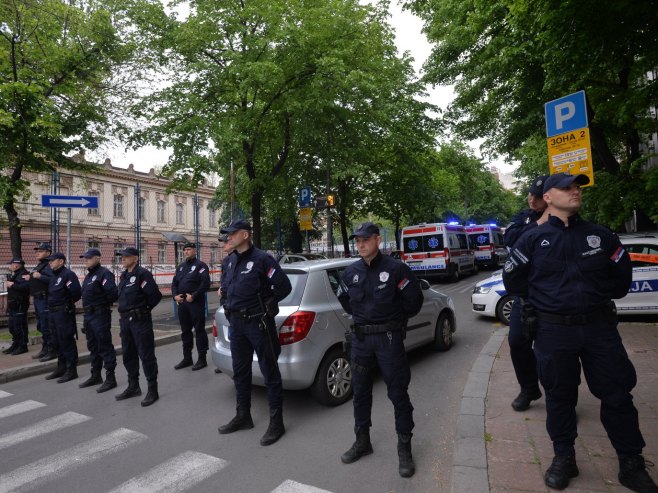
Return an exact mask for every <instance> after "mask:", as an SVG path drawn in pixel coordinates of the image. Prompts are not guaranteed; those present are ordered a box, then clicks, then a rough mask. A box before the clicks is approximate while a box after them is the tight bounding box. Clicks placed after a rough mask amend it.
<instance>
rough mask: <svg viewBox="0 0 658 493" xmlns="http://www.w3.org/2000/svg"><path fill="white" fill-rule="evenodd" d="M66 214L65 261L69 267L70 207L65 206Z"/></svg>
mask: <svg viewBox="0 0 658 493" xmlns="http://www.w3.org/2000/svg"><path fill="white" fill-rule="evenodd" d="M67 211H68V215H67V218H66V261H67V262H68V265H67V267H68V268H71V208H70V207H68V208H67Z"/></svg>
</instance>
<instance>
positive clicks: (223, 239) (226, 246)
mask: <svg viewBox="0 0 658 493" xmlns="http://www.w3.org/2000/svg"><path fill="white" fill-rule="evenodd" d="M218 240H219V242H220V243H221V244H222V252H223V253H224V258H223V259H222V265H221V268H220V269H221V276H222V277H224V272H226V269H227V268H228V263H229V257H230V255H231V253H233V246H232V245H231V243H230V242H229V241H228V236H226V235H222V236H220V237H219V238H218ZM217 296H219V299H220V300H221V299H222V286H221V283H220V285H219V288H218V289H217ZM229 330H231V329H230V327H229ZM221 372H222V370H220V369H219V368H215V373H221Z"/></svg>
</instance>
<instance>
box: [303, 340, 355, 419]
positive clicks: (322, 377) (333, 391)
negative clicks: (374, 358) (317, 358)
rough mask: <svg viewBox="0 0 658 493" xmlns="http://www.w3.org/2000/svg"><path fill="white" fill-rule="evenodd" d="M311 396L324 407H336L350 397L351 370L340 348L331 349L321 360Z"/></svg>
mask: <svg viewBox="0 0 658 493" xmlns="http://www.w3.org/2000/svg"><path fill="white" fill-rule="evenodd" d="M311 394H312V395H313V397H314V398H315V400H317V401H318V402H319V403H320V404H324V405H325V406H338V405H340V404H343V403H344V402H347V401H348V400H349V399H350V397H352V368H351V366H350V362H349V361H348V360H347V358H345V353H344V352H343V350H342V348H340V347H335V348H333V349H332V350H330V351H329V352H328V353H327V354H326V355H325V357H324V358H323V359H322V363H320V368H318V373H317V375H316V376H315V381H314V382H313V385H312V387H311Z"/></svg>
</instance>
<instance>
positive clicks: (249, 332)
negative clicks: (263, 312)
mask: <svg viewBox="0 0 658 493" xmlns="http://www.w3.org/2000/svg"><path fill="white" fill-rule="evenodd" d="M230 321H231V332H230V335H229V339H230V340H231V358H232V360H233V383H234V384H235V391H236V394H237V405H238V407H240V408H244V409H250V408H251V376H252V372H251V364H252V362H253V358H254V351H255V352H256V356H257V357H258V366H260V371H261V373H262V374H263V377H264V379H265V387H266V388H267V401H268V403H269V405H270V409H272V410H276V409H281V406H282V404H283V395H282V385H281V373H280V372H279V365H278V363H277V360H278V359H279V354H281V346H280V344H279V338H278V337H277V333H276V330H275V329H274V328H273V327H271V328H270V330H268V331H267V332H266V331H264V330H261V328H260V327H259V325H258V321H257V320H255V319H252V320H247V319H244V318H242V317H238V316H237V315H232V316H231V320H230ZM268 338H269V341H268Z"/></svg>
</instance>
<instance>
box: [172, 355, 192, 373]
mask: <svg viewBox="0 0 658 493" xmlns="http://www.w3.org/2000/svg"><path fill="white" fill-rule="evenodd" d="M193 364H194V362H193V361H192V351H183V359H182V360H181V362H180V363H178V364H177V365H176V366H174V370H180V369H182V368H187V367H188V366H192V365H193Z"/></svg>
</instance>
